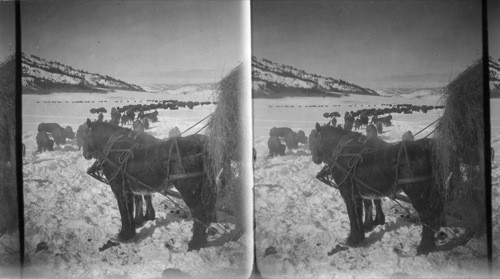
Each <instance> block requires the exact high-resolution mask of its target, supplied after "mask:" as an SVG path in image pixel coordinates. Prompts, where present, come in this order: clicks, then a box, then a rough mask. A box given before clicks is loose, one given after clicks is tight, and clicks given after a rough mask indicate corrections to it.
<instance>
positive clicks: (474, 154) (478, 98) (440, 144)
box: [435, 60, 486, 234]
mask: <svg viewBox="0 0 500 279" xmlns="http://www.w3.org/2000/svg"><path fill="white" fill-rule="evenodd" d="M444 98H445V109H444V113H443V116H442V117H441V119H440V120H439V122H438V123H437V127H436V136H435V138H436V139H437V141H436V146H435V148H436V150H435V154H436V155H437V165H436V170H437V174H438V177H439V181H440V184H441V186H442V187H443V189H442V193H443V197H444V198H445V199H446V200H445V214H446V215H447V216H455V217H457V219H453V222H450V221H449V220H448V224H447V225H448V226H452V225H456V226H461V227H464V228H465V229H467V230H469V231H470V230H472V231H474V232H475V233H476V234H481V233H483V232H485V226H486V206H485V181H484V177H485V173H484V115H483V63H482V61H481V60H478V61H476V62H475V63H474V64H473V65H471V66H470V67H469V68H467V69H466V70H465V71H464V72H463V73H461V74H460V75H459V76H458V77H457V78H455V80H453V81H452V82H451V83H450V84H449V85H448V86H447V87H446V90H445V95H444ZM450 172H452V173H453V174H452V175H451V176H450ZM452 223H453V224H452Z"/></svg>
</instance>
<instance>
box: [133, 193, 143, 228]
mask: <svg viewBox="0 0 500 279" xmlns="http://www.w3.org/2000/svg"><path fill="white" fill-rule="evenodd" d="M142 204H143V202H142V196H141V195H134V206H135V217H134V224H135V227H136V228H140V227H142V226H143V225H144V223H146V220H144V216H143V215H144V214H143V209H142Z"/></svg>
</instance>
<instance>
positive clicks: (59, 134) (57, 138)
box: [52, 127, 66, 145]
mask: <svg viewBox="0 0 500 279" xmlns="http://www.w3.org/2000/svg"><path fill="white" fill-rule="evenodd" d="M52 137H53V138H54V142H55V143H56V144H57V145H61V144H66V132H65V131H64V129H63V128H61V127H59V128H55V129H54V130H53V131H52Z"/></svg>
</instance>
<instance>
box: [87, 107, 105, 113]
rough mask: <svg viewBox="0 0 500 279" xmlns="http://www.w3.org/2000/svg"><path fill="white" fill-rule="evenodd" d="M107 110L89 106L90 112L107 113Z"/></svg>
mask: <svg viewBox="0 0 500 279" xmlns="http://www.w3.org/2000/svg"><path fill="white" fill-rule="evenodd" d="M107 112H108V111H107V110H106V109H105V108H91V109H90V113H92V114H94V113H107Z"/></svg>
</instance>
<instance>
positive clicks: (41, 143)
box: [36, 131, 54, 153]
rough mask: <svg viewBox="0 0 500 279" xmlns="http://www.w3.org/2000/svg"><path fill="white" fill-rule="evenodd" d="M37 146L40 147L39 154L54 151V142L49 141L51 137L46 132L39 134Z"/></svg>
mask: <svg viewBox="0 0 500 279" xmlns="http://www.w3.org/2000/svg"><path fill="white" fill-rule="evenodd" d="M36 144H37V145H38V150H37V152H38V153H42V152H44V151H52V150H54V141H53V140H51V139H49V135H48V134H47V132H45V131H41V132H38V134H37V135H36Z"/></svg>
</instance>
